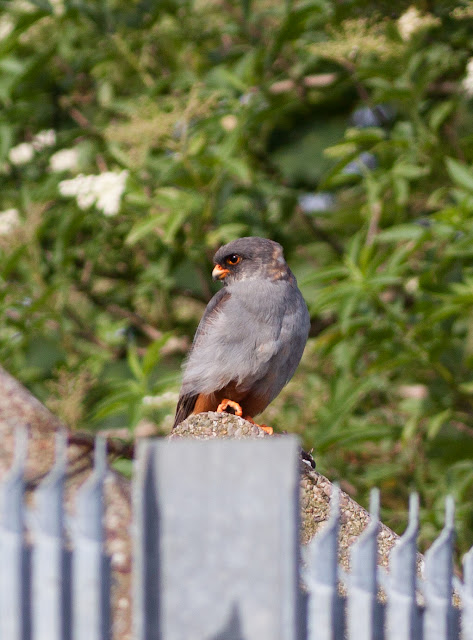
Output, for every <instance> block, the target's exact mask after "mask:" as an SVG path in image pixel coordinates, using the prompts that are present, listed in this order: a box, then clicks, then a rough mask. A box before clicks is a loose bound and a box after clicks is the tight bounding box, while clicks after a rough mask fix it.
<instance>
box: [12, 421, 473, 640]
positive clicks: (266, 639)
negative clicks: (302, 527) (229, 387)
mask: <svg viewBox="0 0 473 640" xmlns="http://www.w3.org/2000/svg"><path fill="white" fill-rule="evenodd" d="M26 449H27V434H26V431H23V430H21V429H19V430H18V432H17V438H16V450H15V459H14V462H13V465H12V468H11V471H10V473H9V474H8V476H7V477H6V478H5V479H4V480H3V482H2V483H1V485H0V562H1V565H0V640H70V639H72V640H108V639H109V638H111V637H112V632H111V609H110V589H111V571H110V562H109V559H108V558H107V555H106V553H105V551H104V530H103V510H104V507H103V486H104V479H105V474H106V472H107V463H106V450H105V443H104V441H103V440H101V439H97V440H96V447H95V469H94V472H93V474H91V476H90V477H89V479H88V480H87V481H86V482H85V484H84V485H83V486H82V488H81V489H80V490H79V492H78V494H77V499H76V512H75V515H74V516H73V517H72V518H70V519H68V518H67V517H66V516H65V513H64V510H63V493H64V480H65V473H66V437H65V435H64V434H60V433H59V434H58V435H57V440H56V462H55V464H54V467H53V468H52V470H51V471H50V473H49V474H48V476H47V477H46V478H45V479H44V480H43V481H42V482H41V484H40V486H39V487H38V488H37V489H36V491H35V496H34V505H33V507H26V506H25V501H24V498H25V480H24V471H25V461H26ZM138 449H139V450H138V455H137V461H136V463H135V472H134V478H133V502H134V515H133V522H132V537H133V548H134V560H133V567H134V568H133V578H134V580H133V593H132V601H133V605H132V606H133V616H134V635H133V638H134V639H135V638H136V640H158V639H159V640H161V639H162V640H343V639H344V638H347V639H348V640H384V639H386V640H457V639H459V638H462V640H473V551H470V552H469V553H468V554H466V556H465V558H464V563H463V567H464V581H463V582H461V581H460V580H458V579H457V578H455V577H454V574H453V561H452V545H453V538H454V505H453V501H452V499H451V498H447V501H446V517H445V527H444V530H443V531H442V533H441V535H440V536H439V538H438V539H437V540H436V542H435V543H434V544H433V545H432V547H431V548H430V549H429V551H428V552H427V553H426V555H425V559H421V558H420V556H419V555H418V553H417V549H416V538H417V534H418V511H419V506H418V500H417V497H416V496H415V495H413V496H411V500H410V509H409V524H408V527H407V529H406V532H405V533H404V535H403V536H402V537H401V538H400V539H399V541H398V542H397V544H396V546H395V547H394V548H393V551H392V553H391V557H390V570H389V573H387V572H386V571H385V570H382V569H380V568H379V567H377V563H376V559H377V534H378V530H379V526H380V525H379V495H378V492H377V491H376V490H373V492H372V496H371V521H370V524H369V525H368V527H367V528H366V529H365V531H364V532H363V534H362V535H361V536H360V537H359V539H358V540H357V542H356V543H355V544H354V545H353V546H352V549H351V557H350V564H351V568H350V573H349V574H346V573H345V572H344V571H342V569H341V568H340V567H339V565H338V561H337V553H338V533H339V526H340V518H339V515H340V514H339V491H338V490H335V491H334V492H333V494H332V498H331V515H330V519H329V521H328V523H327V524H326V526H325V527H324V528H323V529H322V531H321V532H320V533H319V534H318V535H317V536H316V538H315V539H314V540H313V541H312V542H311V543H310V544H309V545H307V547H305V548H304V549H303V550H302V554H301V549H300V546H299V523H298V512H299V508H298V492H299V472H300V470H299V464H300V463H299V456H298V442H297V440H296V439H295V438H293V437H291V436H287V437H284V438H273V439H263V440H261V441H254V440H253V441H223V440H212V441H208V442H198V441H191V440H179V441H174V442H169V441H147V442H143V443H141V444H140V445H139V447H138ZM301 555H302V560H301ZM420 573H422V574H423V577H419V574H420ZM341 585H342V586H343V588H342V589H340V586H341ZM380 587H381V588H382V592H383V593H384V597H383V598H381V599H380V598H379V597H378V596H379V593H380V591H379V589H380ZM342 593H345V594H346V595H341V594H342ZM452 596H454V597H452ZM458 603H460V605H459V606H456V605H457V604H458Z"/></svg>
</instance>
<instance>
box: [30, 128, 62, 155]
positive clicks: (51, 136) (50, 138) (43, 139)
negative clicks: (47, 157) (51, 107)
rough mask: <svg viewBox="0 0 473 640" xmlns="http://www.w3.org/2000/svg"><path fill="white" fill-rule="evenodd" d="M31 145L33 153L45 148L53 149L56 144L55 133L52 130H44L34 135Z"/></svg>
mask: <svg viewBox="0 0 473 640" xmlns="http://www.w3.org/2000/svg"><path fill="white" fill-rule="evenodd" d="M31 144H32V145H33V149H34V150H35V151H42V150H43V149H46V147H54V145H55V144H56V132H55V131H54V129H44V131H40V132H39V133H37V134H36V135H35V137H34V138H33V142H32V143H31Z"/></svg>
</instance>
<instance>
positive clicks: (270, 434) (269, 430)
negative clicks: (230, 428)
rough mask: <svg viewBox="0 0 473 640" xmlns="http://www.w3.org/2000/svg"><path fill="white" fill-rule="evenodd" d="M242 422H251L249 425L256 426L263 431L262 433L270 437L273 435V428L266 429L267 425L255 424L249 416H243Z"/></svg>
mask: <svg viewBox="0 0 473 640" xmlns="http://www.w3.org/2000/svg"><path fill="white" fill-rule="evenodd" d="M243 420H246V421H247V422H251V424H255V425H256V426H257V427H259V428H260V429H263V431H266V433H267V434H268V435H269V436H272V435H273V433H274V429H273V427H268V425H267V424H258V423H257V422H255V421H254V420H253V418H252V417H251V416H245V417H244V418H243Z"/></svg>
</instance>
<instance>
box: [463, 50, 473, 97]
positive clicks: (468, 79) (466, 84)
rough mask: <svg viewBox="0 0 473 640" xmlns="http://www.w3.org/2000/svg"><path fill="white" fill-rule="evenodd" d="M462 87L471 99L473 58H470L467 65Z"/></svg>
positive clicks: (472, 92)
mask: <svg viewBox="0 0 473 640" xmlns="http://www.w3.org/2000/svg"><path fill="white" fill-rule="evenodd" d="M462 87H463V90H464V92H465V93H466V95H467V96H468V97H469V98H471V97H473V58H470V59H469V60H468V62H467V64H466V75H465V77H464V78H463V81H462Z"/></svg>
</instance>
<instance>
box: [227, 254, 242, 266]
mask: <svg viewBox="0 0 473 640" xmlns="http://www.w3.org/2000/svg"><path fill="white" fill-rule="evenodd" d="M225 262H226V263H227V264H231V265H235V264H238V263H239V262H241V256H237V254H236V253H233V254H232V255H231V256H228V257H227V258H225Z"/></svg>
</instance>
